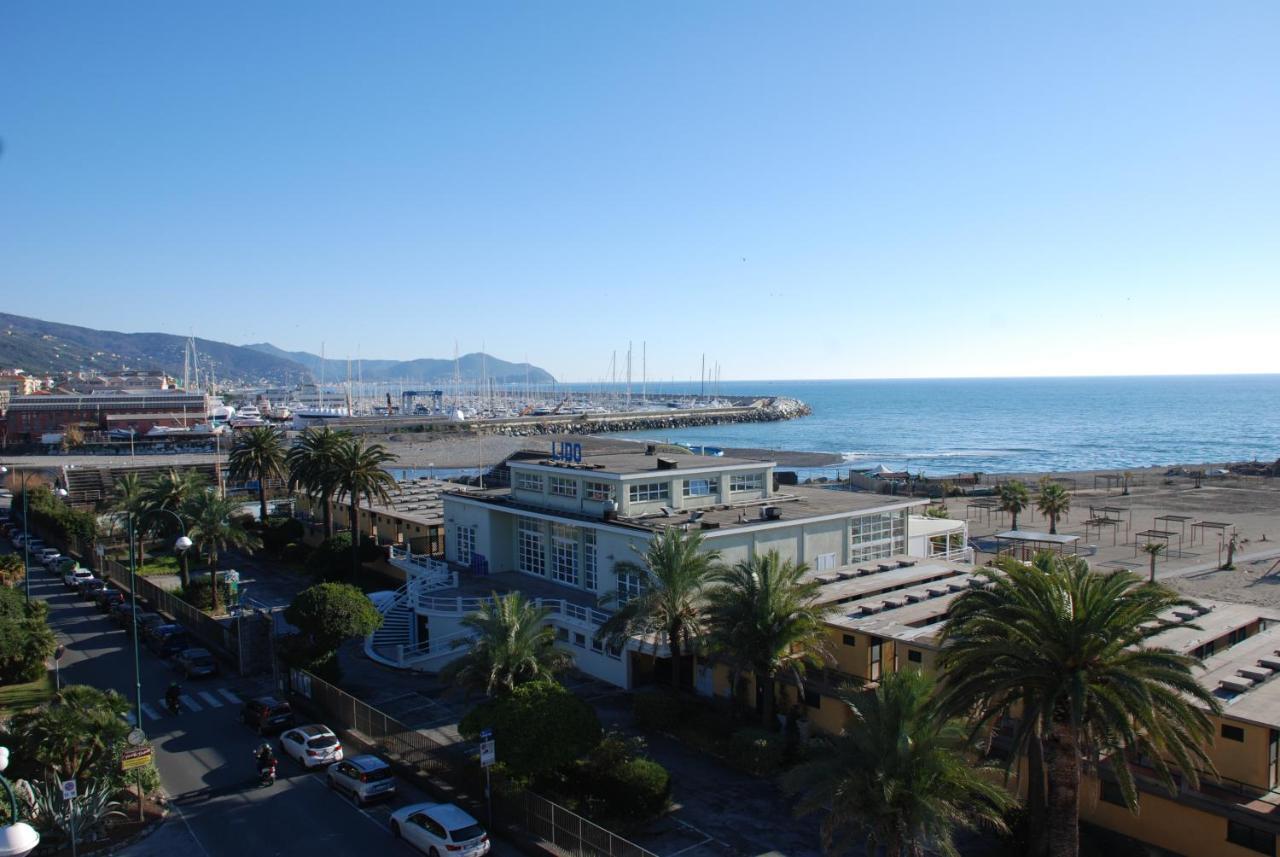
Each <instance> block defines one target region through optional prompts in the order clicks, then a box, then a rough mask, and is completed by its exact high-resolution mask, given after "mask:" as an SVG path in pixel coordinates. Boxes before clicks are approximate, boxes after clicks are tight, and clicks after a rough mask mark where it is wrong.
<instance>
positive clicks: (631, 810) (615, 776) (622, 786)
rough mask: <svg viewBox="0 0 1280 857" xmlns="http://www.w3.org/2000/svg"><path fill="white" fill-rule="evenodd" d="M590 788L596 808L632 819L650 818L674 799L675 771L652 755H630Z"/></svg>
mask: <svg viewBox="0 0 1280 857" xmlns="http://www.w3.org/2000/svg"><path fill="white" fill-rule="evenodd" d="M589 788H590V789H591V797H592V798H593V804H594V806H593V809H595V810H596V811H597V812H600V811H602V812H603V815H604V816H605V817H607V818H616V819H621V820H624V821H629V822H640V821H648V820H649V819H651V818H653V817H654V816H656V815H659V814H660V813H662V812H663V811H664V810H665V809H666V808H667V804H668V803H670V802H671V775H670V774H669V773H668V772H667V769H666V768H664V767H662V765H660V764H658V763H657V762H655V761H653V760H652V759H646V758H636V759H627V760H626V761H623V762H621V763H620V764H618V765H615V766H614V767H613V768H611V769H610V770H609V771H608V772H604V773H603V775H602V776H599V777H598V778H595V779H593V780H592V781H591V782H590V784H589Z"/></svg>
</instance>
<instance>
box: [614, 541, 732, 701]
mask: <svg viewBox="0 0 1280 857" xmlns="http://www.w3.org/2000/svg"><path fill="white" fill-rule="evenodd" d="M719 566H720V552H719V551H717V550H704V549H703V546H702V534H701V533H698V532H691V533H684V532H682V531H681V530H680V529H679V528H677V527H668V528H667V529H665V530H663V531H662V532H661V533H659V534H658V535H657V536H656V537H655V538H653V539H652V540H651V541H650V542H649V547H648V549H647V550H646V551H645V554H644V564H643V565H638V564H636V563H634V562H630V561H628V560H623V561H622V562H619V563H616V564H615V565H614V567H613V570H614V573H615V574H617V575H619V576H620V577H621V576H622V575H631V576H633V577H637V578H639V579H640V580H641V581H642V584H641V587H640V590H641V591H640V594H639V595H636V596H634V597H632V598H630V599H628V600H627V601H626V602H625V603H622V604H620V608H619V610H618V611H617V612H616V613H614V614H613V615H612V616H610V617H609V619H608V621H606V622H605V623H604V624H603V625H601V626H600V628H599V629H598V630H597V631H596V638H597V639H601V640H608V641H609V642H610V644H612V645H615V646H620V645H623V644H624V643H626V641H627V640H629V639H631V638H632V637H635V636H637V635H639V636H640V637H642V638H652V640H653V648H654V652H655V654H656V652H657V648H658V646H659V645H660V644H661V643H666V645H667V650H668V651H669V652H670V654H671V686H672V687H673V688H675V689H677V690H679V689H680V686H681V685H680V681H681V678H680V666H681V659H682V658H683V656H684V653H685V643H686V642H689V641H691V640H692V639H693V638H694V637H696V636H697V634H698V632H699V630H700V628H701V625H702V620H703V617H704V614H705V612H706V606H707V601H706V586H707V584H708V583H709V582H710V580H711V575H712V574H713V573H714V572H715V571H716V570H717V569H718V568H719ZM604 600H605V601H606V602H610V601H620V599H619V597H618V596H617V595H608V596H605V599H604Z"/></svg>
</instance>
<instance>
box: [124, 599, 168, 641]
mask: <svg viewBox="0 0 1280 857" xmlns="http://www.w3.org/2000/svg"><path fill="white" fill-rule="evenodd" d="M121 624H123V625H124V632H125V633H126V634H132V633H133V623H132V622H130V621H129V615H128V614H127V613H126V614H125V616H124V619H123V621H122V623H121ZM168 624H169V620H168V619H166V618H165V617H163V616H161V615H160V614H159V613H150V612H148V611H146V610H143V609H142V608H141V607H139V608H138V628H139V629H140V630H141V633H142V635H143V637H144V638H145V637H146V634H147V631H148V630H150V629H151V628H155V627H158V626H160V625H168Z"/></svg>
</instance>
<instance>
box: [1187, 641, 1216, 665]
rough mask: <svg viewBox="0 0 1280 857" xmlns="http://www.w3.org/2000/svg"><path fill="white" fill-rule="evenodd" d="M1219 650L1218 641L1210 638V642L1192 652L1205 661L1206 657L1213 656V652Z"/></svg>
mask: <svg viewBox="0 0 1280 857" xmlns="http://www.w3.org/2000/svg"><path fill="white" fill-rule="evenodd" d="M1217 650H1218V641H1217V640H1210V641H1209V642H1207V643H1205V644H1204V645H1203V646H1198V647H1196V650H1195V651H1194V652H1192V654H1194V655H1195V656H1196V657H1197V658H1199V659H1200V660H1202V661H1203V660H1204V659H1205V658H1208V657H1211V656H1212V655H1213V653H1214V652H1216V651H1217Z"/></svg>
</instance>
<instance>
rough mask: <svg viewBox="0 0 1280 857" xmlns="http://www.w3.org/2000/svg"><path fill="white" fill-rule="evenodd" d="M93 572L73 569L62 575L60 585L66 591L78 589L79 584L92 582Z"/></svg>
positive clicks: (85, 569) (84, 569)
mask: <svg viewBox="0 0 1280 857" xmlns="http://www.w3.org/2000/svg"><path fill="white" fill-rule="evenodd" d="M92 579H93V572H92V571H90V570H89V569H87V568H73V569H71V570H70V571H67V572H65V573H64V574H63V575H62V585H63V586H65V587H66V588H67V589H78V588H79V587H80V582H81V581H84V580H92Z"/></svg>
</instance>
